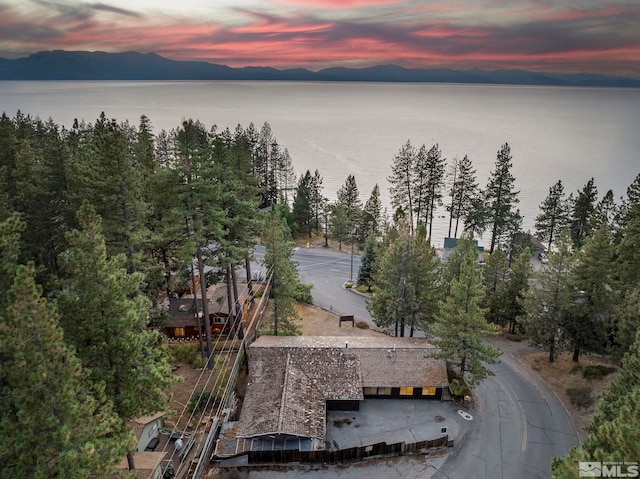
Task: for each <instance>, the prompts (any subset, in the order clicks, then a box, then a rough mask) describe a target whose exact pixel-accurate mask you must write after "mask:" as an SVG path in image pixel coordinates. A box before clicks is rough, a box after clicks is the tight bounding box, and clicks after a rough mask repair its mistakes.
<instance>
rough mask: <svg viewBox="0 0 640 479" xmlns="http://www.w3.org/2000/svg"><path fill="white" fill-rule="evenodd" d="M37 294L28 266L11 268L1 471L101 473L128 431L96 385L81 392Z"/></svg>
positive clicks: (1, 352) (3, 355) (75, 363)
mask: <svg viewBox="0 0 640 479" xmlns="http://www.w3.org/2000/svg"><path fill="white" fill-rule="evenodd" d="M3 269H4V268H3ZM41 293H42V290H41V288H39V287H38V286H36V283H35V281H34V271H33V267H25V266H18V267H17V269H16V271H15V276H14V280H13V285H12V287H11V288H10V289H9V290H8V292H7V299H8V304H7V305H3V306H2V307H0V397H2V400H1V401H0V430H1V431H2V434H0V464H2V468H1V469H0V477H2V478H7V479H8V478H15V477H30V478H34V479H38V478H42V479H45V478H59V479H69V478H78V479H84V478H86V477H92V476H94V475H95V474H101V475H103V474H105V473H107V472H109V471H110V470H111V469H112V468H113V466H114V465H115V464H116V463H117V462H119V461H120V459H121V458H122V457H123V456H124V454H125V453H126V451H127V448H128V447H130V446H131V445H132V444H131V439H132V437H131V435H130V434H128V433H127V432H124V431H122V430H120V429H121V428H120V424H121V422H120V420H119V419H118V417H117V416H116V415H114V414H113V413H112V411H111V408H110V403H109V402H108V401H106V398H105V397H104V394H103V391H102V389H101V387H95V388H94V389H93V391H91V394H89V393H88V392H87V391H88V388H87V385H86V382H87V380H88V378H87V377H86V376H85V374H84V372H83V369H82V365H81V363H80V361H79V360H78V358H76V357H75V356H74V354H73V352H72V350H71V349H70V348H69V347H68V346H67V344H65V341H64V338H63V332H62V329H61V328H60V326H59V325H58V314H57V311H56V310H55V307H54V306H53V305H52V304H51V303H50V302H49V301H48V300H46V299H45V298H43V297H42V296H41ZM4 306H6V307H4Z"/></svg>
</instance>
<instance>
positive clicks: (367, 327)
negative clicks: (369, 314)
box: [356, 321, 369, 329]
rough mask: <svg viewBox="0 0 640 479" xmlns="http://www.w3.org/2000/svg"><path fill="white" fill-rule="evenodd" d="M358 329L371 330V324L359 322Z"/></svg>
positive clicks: (357, 323)
mask: <svg viewBox="0 0 640 479" xmlns="http://www.w3.org/2000/svg"><path fill="white" fill-rule="evenodd" d="M356 328H360V329H369V324H368V323H367V322H365V321H357V322H356Z"/></svg>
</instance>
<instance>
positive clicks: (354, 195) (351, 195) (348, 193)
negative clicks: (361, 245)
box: [338, 175, 362, 232]
mask: <svg viewBox="0 0 640 479" xmlns="http://www.w3.org/2000/svg"><path fill="white" fill-rule="evenodd" d="M338 204H340V205H342V206H343V207H344V214H345V218H346V221H347V226H348V228H349V231H350V232H353V231H354V229H355V227H356V225H357V222H358V219H359V218H360V213H361V211H362V201H361V200H360V191H359V190H358V185H357V184H356V178H355V176H353V175H349V176H348V177H347V179H346V181H345V183H344V185H342V186H341V187H340V189H339V190H338Z"/></svg>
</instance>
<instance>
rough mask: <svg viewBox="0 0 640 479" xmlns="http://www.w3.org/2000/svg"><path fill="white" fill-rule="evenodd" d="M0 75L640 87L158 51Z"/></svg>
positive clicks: (597, 79) (52, 54) (27, 63)
mask: <svg viewBox="0 0 640 479" xmlns="http://www.w3.org/2000/svg"><path fill="white" fill-rule="evenodd" d="M0 80H278V81H359V82H438V83H487V84H511V85H551V86H590V87H594V86H597V87H624V88H640V79H637V78H628V77H619V76H609V75H599V74H591V73H578V74H560V73H538V72H531V71H526V70H496V71H485V70H479V69H473V70H451V69H410V68H403V67H400V66H397V65H378V66H374V67H369V68H342V67H337V68H327V69H324V70H320V71H317V72H313V71H310V70H306V69H303V68H295V69H284V70H278V69H275V68H269V67H244V68H231V67H228V66H226V65H218V64H214V63H207V62H201V61H176V60H170V59H168V58H164V57H162V56H160V55H157V54H155V53H146V54H143V53H138V52H124V53H105V52H87V51H63V50H54V51H43V52H38V53H34V54H33V55H30V56H28V57H23V58H17V59H7V58H1V57H0Z"/></svg>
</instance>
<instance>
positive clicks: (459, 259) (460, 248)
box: [443, 232, 478, 297]
mask: <svg viewBox="0 0 640 479" xmlns="http://www.w3.org/2000/svg"><path fill="white" fill-rule="evenodd" d="M471 248H473V249H475V251H476V260H477V258H478V256H477V252H478V243H477V241H475V240H474V239H473V236H472V235H471V233H470V232H465V233H464V234H463V235H462V237H461V238H460V239H459V240H458V242H457V245H456V248H455V249H454V250H453V251H452V252H451V253H450V254H449V256H448V257H447V258H446V261H445V263H444V268H443V284H444V291H443V297H446V296H449V295H450V294H451V284H452V283H453V282H454V281H459V280H460V274H461V271H462V263H463V261H464V255H465V254H466V253H467V250H469V249H471Z"/></svg>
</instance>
